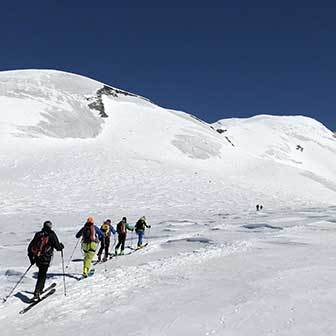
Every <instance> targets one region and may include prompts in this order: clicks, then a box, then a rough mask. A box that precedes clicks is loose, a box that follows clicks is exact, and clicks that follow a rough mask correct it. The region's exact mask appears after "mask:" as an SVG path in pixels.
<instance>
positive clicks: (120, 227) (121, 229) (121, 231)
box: [117, 221, 126, 234]
mask: <svg viewBox="0 0 336 336" xmlns="http://www.w3.org/2000/svg"><path fill="white" fill-rule="evenodd" d="M117 232H118V234H124V233H126V224H125V223H124V222H123V221H121V222H119V223H118V225H117Z"/></svg>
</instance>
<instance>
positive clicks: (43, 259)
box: [28, 228, 64, 267]
mask: <svg viewBox="0 0 336 336" xmlns="http://www.w3.org/2000/svg"><path fill="white" fill-rule="evenodd" d="M41 232H44V233H47V234H48V236H49V239H48V247H49V248H47V251H46V253H45V254H43V255H41V256H39V257H35V256H34V255H33V254H32V252H31V246H32V243H33V241H34V239H33V240H32V241H31V242H30V244H29V246H28V257H29V259H30V261H31V262H36V265H37V266H38V267H40V266H49V265H50V262H51V258H52V256H53V254H54V249H56V250H57V251H61V250H63V248H64V246H63V244H61V243H60V242H59V240H58V238H57V236H56V233H55V232H54V231H53V230H51V229H49V228H43V229H42V230H41ZM37 234H38V233H36V234H35V236H36V235H37ZM34 238H35V237H34Z"/></svg>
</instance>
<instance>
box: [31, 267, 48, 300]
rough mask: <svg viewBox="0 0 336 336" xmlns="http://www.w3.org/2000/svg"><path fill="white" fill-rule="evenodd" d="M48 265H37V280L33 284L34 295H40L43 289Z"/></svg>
mask: <svg viewBox="0 0 336 336" xmlns="http://www.w3.org/2000/svg"><path fill="white" fill-rule="evenodd" d="M48 267H49V265H39V266H38V268H39V271H38V275H37V282H36V286H35V291H34V296H37V295H40V294H41V293H42V291H43V288H44V284H45V281H46V278H47V271H48Z"/></svg>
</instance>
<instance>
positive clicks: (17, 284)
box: [2, 264, 33, 303]
mask: <svg viewBox="0 0 336 336" xmlns="http://www.w3.org/2000/svg"><path fill="white" fill-rule="evenodd" d="M32 266H33V264H30V266H29V267H28V268H27V270H26V272H24V273H23V274H22V276H21V278H20V280H19V281H18V282H17V283H16V284H15V286H14V288H13V289H12V290H11V291H10V293H9V294H8V295H7V296H6V297H5V298H4V299H3V300H2V302H3V303H5V302H6V301H7V299H8V298H9V297H10V296H11V295H12V293H13V292H14V291H15V288H16V287H17V286H19V284H20V283H21V281H22V280H23V278H24V277H25V275H26V274H27V273H28V271H29V270H30V268H31V267H32Z"/></svg>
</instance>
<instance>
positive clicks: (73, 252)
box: [65, 239, 79, 268]
mask: <svg viewBox="0 0 336 336" xmlns="http://www.w3.org/2000/svg"><path fill="white" fill-rule="evenodd" d="M78 243H79V239H77V243H76V245H75V247H74V249H73V251H72V253H71V256H70V258H69V261H68V264H67V265H66V267H65V268H68V267H69V265H70V263H71V260H72V257H73V255H74V254H75V251H76V248H77V246H78Z"/></svg>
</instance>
